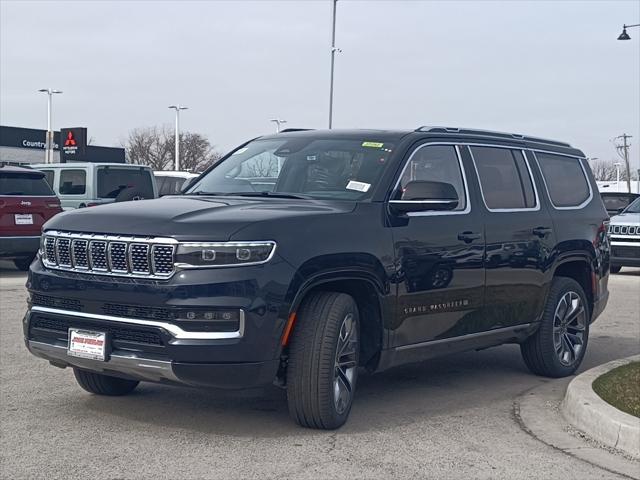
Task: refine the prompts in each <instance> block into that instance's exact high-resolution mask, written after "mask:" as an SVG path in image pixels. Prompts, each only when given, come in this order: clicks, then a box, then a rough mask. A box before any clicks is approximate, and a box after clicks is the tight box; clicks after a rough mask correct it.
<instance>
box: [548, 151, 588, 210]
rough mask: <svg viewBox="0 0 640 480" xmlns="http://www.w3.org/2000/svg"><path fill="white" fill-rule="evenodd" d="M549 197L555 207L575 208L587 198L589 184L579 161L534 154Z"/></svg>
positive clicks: (572, 158) (560, 156)
mask: <svg viewBox="0 0 640 480" xmlns="http://www.w3.org/2000/svg"><path fill="white" fill-rule="evenodd" d="M536 157H537V158H538V163H539V164H540V169H541V170H542V175H543V176H544V180H545V183H546V184H547V189H548V190H549V197H551V201H552V202H553V205H554V206H556V207H577V206H578V205H581V204H582V203H584V202H585V201H586V200H587V199H588V198H589V183H588V181H587V178H586V177H585V175H584V170H583V169H582V166H581V164H580V159H578V158H575V157H565V156H562V155H552V154H549V153H539V152H538V153H536Z"/></svg>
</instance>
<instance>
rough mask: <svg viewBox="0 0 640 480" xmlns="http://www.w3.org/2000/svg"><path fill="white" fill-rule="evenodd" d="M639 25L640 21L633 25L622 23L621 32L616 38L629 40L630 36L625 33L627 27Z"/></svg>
mask: <svg viewBox="0 0 640 480" xmlns="http://www.w3.org/2000/svg"><path fill="white" fill-rule="evenodd" d="M633 27H640V23H636V24H635V25H622V33H621V34H620V35H619V36H618V40H631V37H630V36H629V34H628V33H627V28H633Z"/></svg>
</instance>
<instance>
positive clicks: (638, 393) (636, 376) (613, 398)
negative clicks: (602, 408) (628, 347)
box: [593, 362, 640, 417]
mask: <svg viewBox="0 0 640 480" xmlns="http://www.w3.org/2000/svg"><path fill="white" fill-rule="evenodd" d="M593 389H594V390H595V392H596V393H597V394H598V395H600V397H601V398H602V399H603V400H604V401H605V402H607V403H610V404H611V405H613V406H614V407H616V408H617V409H618V410H622V411H623V412H626V413H629V414H631V415H633V416H634V417H640V362H633V363H628V364H627V365H623V366H622V367H618V368H614V369H613V370H611V371H610V372H607V373H605V374H604V375H601V376H599V377H598V378H596V379H595V381H594V382H593Z"/></svg>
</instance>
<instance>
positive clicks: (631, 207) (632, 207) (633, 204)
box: [624, 197, 640, 213]
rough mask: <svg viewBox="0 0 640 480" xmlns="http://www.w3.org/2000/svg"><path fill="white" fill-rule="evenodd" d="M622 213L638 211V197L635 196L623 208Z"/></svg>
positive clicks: (639, 211) (639, 201) (639, 199)
mask: <svg viewBox="0 0 640 480" xmlns="http://www.w3.org/2000/svg"><path fill="white" fill-rule="evenodd" d="M624 213H640V197H638V198H636V199H635V200H634V201H633V202H631V203H630V204H629V206H628V207H627V208H625V209H624Z"/></svg>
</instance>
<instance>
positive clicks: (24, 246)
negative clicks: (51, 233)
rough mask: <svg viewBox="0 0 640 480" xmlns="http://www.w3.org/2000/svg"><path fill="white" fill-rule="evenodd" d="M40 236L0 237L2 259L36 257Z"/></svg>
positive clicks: (0, 255)
mask: <svg viewBox="0 0 640 480" xmlns="http://www.w3.org/2000/svg"><path fill="white" fill-rule="evenodd" d="M39 248H40V236H28V237H24V236H21V237H0V258H22V257H29V256H32V255H35V254H36V253H37V252H38V249H39Z"/></svg>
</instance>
